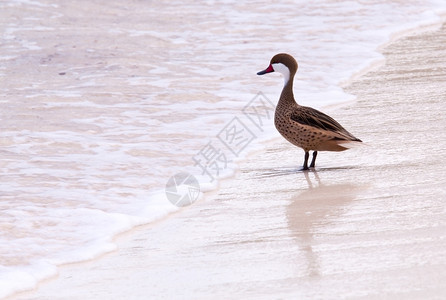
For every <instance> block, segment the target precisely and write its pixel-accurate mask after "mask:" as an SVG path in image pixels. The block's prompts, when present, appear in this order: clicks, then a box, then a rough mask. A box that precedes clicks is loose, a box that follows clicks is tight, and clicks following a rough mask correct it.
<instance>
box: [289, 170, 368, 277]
mask: <svg viewBox="0 0 446 300" xmlns="http://www.w3.org/2000/svg"><path fill="white" fill-rule="evenodd" d="M304 174H305V178H306V180H307V183H308V189H307V190H305V191H304V192H299V193H298V194H296V195H295V196H293V197H292V198H291V203H290V205H289V206H288V207H287V212H286V216H287V221H288V226H289V229H290V231H291V235H292V238H293V239H294V240H295V241H296V242H297V243H298V245H299V248H300V249H301V250H302V252H303V253H304V255H305V258H306V261H307V270H306V271H305V273H304V276H309V277H317V276H320V262H319V258H318V255H317V253H315V252H314V250H313V246H314V235H315V233H317V232H320V230H318V229H321V228H324V227H327V226H330V224H332V223H333V222H334V221H335V220H336V219H338V217H339V216H340V215H341V214H342V213H343V212H344V211H345V207H346V206H348V205H349V203H350V202H352V201H353V200H354V199H355V197H356V195H357V192H358V191H359V186H358V185H355V184H351V183H342V184H334V185H324V184H322V183H321V179H320V177H319V175H318V173H317V172H316V171H314V172H305V173H304ZM310 176H311V177H314V178H310ZM322 232H323V231H322ZM318 234H321V233H318ZM322 234H323V233H322ZM300 272H302V270H300Z"/></svg>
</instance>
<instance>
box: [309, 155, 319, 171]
mask: <svg viewBox="0 0 446 300" xmlns="http://www.w3.org/2000/svg"><path fill="white" fill-rule="evenodd" d="M316 157H317V151H313V159H312V160H311V164H310V168H313V169H314V167H315V166H316Z"/></svg>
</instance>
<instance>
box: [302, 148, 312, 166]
mask: <svg viewBox="0 0 446 300" xmlns="http://www.w3.org/2000/svg"><path fill="white" fill-rule="evenodd" d="M309 157H310V152H308V151H305V160H304V166H303V168H302V170H308V158H309Z"/></svg>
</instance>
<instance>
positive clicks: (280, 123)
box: [257, 53, 362, 170]
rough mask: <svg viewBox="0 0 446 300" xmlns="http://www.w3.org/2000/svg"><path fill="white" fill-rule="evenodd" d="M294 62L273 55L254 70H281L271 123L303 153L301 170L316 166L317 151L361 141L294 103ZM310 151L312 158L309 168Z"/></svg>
mask: <svg viewBox="0 0 446 300" xmlns="http://www.w3.org/2000/svg"><path fill="white" fill-rule="evenodd" d="M297 69H298V64H297V61H296V60H295V59H294V57H292V56H291V55H289V54H287V53H279V54H276V55H274V56H273V58H272V59H271V61H270V63H269V66H268V67H267V68H266V69H265V70H263V71H260V72H258V73H257V75H264V74H268V73H272V72H278V73H281V74H282V75H283V77H284V81H285V83H284V86H283V89H282V93H281V94H280V98H279V102H278V103H277V106H276V109H275V113H274V125H275V127H276V129H277V131H279V133H280V134H281V135H282V136H283V137H284V138H285V139H286V140H287V141H288V142H290V143H291V144H293V145H295V146H297V147H299V148H302V149H303V150H304V152H305V155H304V164H303V167H302V170H309V169H310V168H313V169H314V168H315V167H316V157H317V154H318V152H319V151H344V150H347V149H349V148H351V147H352V144H355V143H361V142H362V141H361V140H360V139H358V138H356V137H355V136H354V135H352V134H351V133H350V132H348V131H347V130H346V129H345V128H344V127H342V126H341V124H339V123H338V122H337V121H336V120H334V119H333V118H332V117H330V116H328V115H326V114H324V113H323V112H320V111H318V110H316V109H314V108H311V107H307V106H301V105H299V104H297V102H296V100H295V99H294V94H293V81H294V76H295V74H296V72H297ZM310 151H313V157H312V160H311V163H310V166H309V167H308V159H309V156H310Z"/></svg>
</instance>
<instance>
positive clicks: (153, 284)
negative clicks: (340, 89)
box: [13, 26, 446, 300]
mask: <svg viewBox="0 0 446 300" xmlns="http://www.w3.org/2000/svg"><path fill="white" fill-rule="evenodd" d="M444 45H446V27H444V26H443V27H442V29H441V30H436V31H429V32H425V33H421V34H416V35H411V36H408V37H405V38H402V39H399V40H397V41H394V42H392V43H390V44H389V45H387V46H386V48H384V49H382V51H383V54H384V55H385V58H386V60H385V64H384V65H383V66H381V67H380V68H379V69H377V70H374V71H372V72H369V73H367V74H364V75H363V76H361V77H360V78H357V79H355V80H354V81H353V82H351V84H350V85H349V86H347V87H346V91H347V92H348V93H351V94H353V95H355V96H356V97H357V101H355V102H351V103H346V104H344V105H343V106H342V107H337V108H336V107H332V108H330V109H325V110H324V111H325V112H326V113H328V114H329V115H331V116H332V117H334V118H335V119H337V120H338V121H340V123H341V124H343V125H344V126H345V128H347V129H348V130H349V131H350V132H351V133H353V134H354V135H355V136H357V137H359V138H361V139H362V140H363V141H364V144H365V145H364V146H362V147H359V148H355V149H352V150H349V151H346V152H342V153H326V152H321V153H320V154H319V157H318V162H317V168H316V170H315V171H309V172H302V171H299V170H298V169H299V168H300V166H301V164H302V161H303V151H302V150H300V149H297V148H295V147H294V146H292V145H290V144H288V143H287V142H286V141H284V140H283V139H282V138H278V139H276V140H274V141H271V142H270V143H268V144H267V145H265V149H264V150H263V151H260V152H257V153H255V154H253V155H252V156H250V157H249V159H247V160H246V161H244V162H242V163H241V165H240V169H239V170H238V172H237V174H236V175H235V177H234V178H230V179H227V180H225V181H223V182H222V183H221V185H220V189H219V190H218V192H216V193H215V194H213V195H206V197H205V199H203V200H201V201H199V202H197V203H195V204H193V205H192V206H190V207H187V208H185V209H183V210H181V211H179V212H178V213H176V214H174V215H173V216H171V217H169V218H167V219H164V220H161V221H159V222H157V223H156V224H152V225H150V226H145V227H144V226H143V227H139V228H137V229H135V230H133V231H131V232H129V233H128V234H125V235H122V236H120V237H119V238H117V239H116V243H117V244H118V248H119V249H118V250H117V251H115V252H113V253H111V254H108V255H105V256H103V257H101V258H100V259H97V260H94V261H89V262H85V263H80V264H72V265H66V266H62V267H61V268H60V270H59V274H58V276H56V277H54V278H52V279H50V280H47V281H45V282H43V283H41V284H40V285H39V286H38V288H37V289H36V290H34V291H32V292H27V293H22V294H19V295H17V296H16V297H14V298H13V299H22V300H23V299H28V300H30V299H39V300H40V299H52V300H54V299H231V298H239V299H444V298H445V297H446V284H445V282H446V188H445V186H444V182H445V181H446V172H445V165H446V132H445V128H446V119H445V117H444V112H445V111H446V110H445V108H446V81H445V79H446V63H445V61H444V57H446V49H445V47H444ZM253 71H256V70H253ZM259 84H261V83H259ZM279 88H280V85H279V84H278V87H277V89H278V93H277V95H278V94H279ZM296 99H297V100H298V101H299V95H298V94H296Z"/></svg>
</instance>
